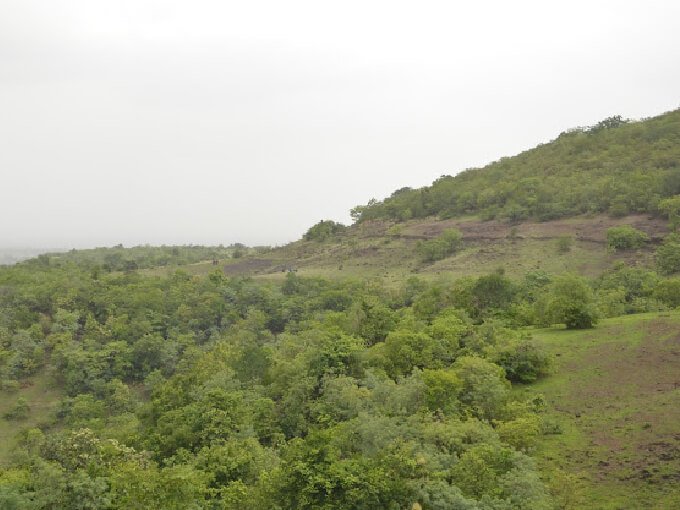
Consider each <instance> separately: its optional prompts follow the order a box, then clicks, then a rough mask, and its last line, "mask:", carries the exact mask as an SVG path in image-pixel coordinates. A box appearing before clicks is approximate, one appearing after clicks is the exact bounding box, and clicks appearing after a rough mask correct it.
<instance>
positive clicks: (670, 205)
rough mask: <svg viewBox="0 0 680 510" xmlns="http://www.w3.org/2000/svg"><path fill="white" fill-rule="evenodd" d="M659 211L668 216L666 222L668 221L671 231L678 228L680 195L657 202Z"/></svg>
mask: <svg viewBox="0 0 680 510" xmlns="http://www.w3.org/2000/svg"><path fill="white" fill-rule="evenodd" d="M659 211H661V212H663V213H664V214H665V215H666V216H668V221H670V223H671V228H672V229H673V230H675V229H676V228H678V225H680V195H675V196H674V197H673V198H667V199H665V200H662V201H661V202H659Z"/></svg>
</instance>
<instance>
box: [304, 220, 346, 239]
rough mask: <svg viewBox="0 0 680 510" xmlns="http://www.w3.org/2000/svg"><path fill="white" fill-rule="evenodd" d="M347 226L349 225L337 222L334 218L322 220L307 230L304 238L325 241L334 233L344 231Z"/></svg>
mask: <svg viewBox="0 0 680 510" xmlns="http://www.w3.org/2000/svg"><path fill="white" fill-rule="evenodd" d="M345 228H347V227H345V226H344V225H343V224H342V223H336V222H334V221H333V220H322V221H320V222H319V223H317V224H316V225H314V226H312V227H310V228H309V230H307V232H306V233H305V235H304V239H305V241H325V240H326V239H328V238H329V237H331V236H332V235H333V234H337V233H338V232H342V231H343V230H345Z"/></svg>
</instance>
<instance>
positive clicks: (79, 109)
mask: <svg viewBox="0 0 680 510" xmlns="http://www.w3.org/2000/svg"><path fill="white" fill-rule="evenodd" d="M679 17H680V4H678V3H676V2H670V1H668V2H662V1H652V2H646V3H644V4H638V3H636V2H613V1H606V2H598V3H596V4H594V3H592V2H584V1H581V2H570V3H569V4H565V5H564V6H553V5H547V4H545V3H544V2H518V3H512V4H507V3H506V2H481V3H477V4H474V5H465V6H458V5H452V4H451V3H448V2H418V3H415V2H385V1H380V2H371V3H366V2H361V3H360V2H352V1H350V2H344V3H342V4H332V5H328V4H325V3H323V4H322V3H319V2H311V1H306V2H299V1H295V2H286V3H280V2H272V1H256V2H248V3H230V2H227V3H224V2H215V1H198V2H192V3H180V2H172V1H170V2H160V1H122V2H116V3H115V4H111V3H108V2H101V1H92V0H88V1H85V0H78V1H68V2H67V1H63V0H57V1H47V0H44V1H36V0H29V1H25V0H24V1H18V0H9V1H5V2H3V3H2V4H0V62H2V66H0V172H1V173H2V175H1V177H2V181H1V182H2V186H1V187H0V190H2V191H1V192H0V217H1V218H2V221H1V222H0V248H2V249H8V248H22V249H24V248H44V249H47V250H52V249H69V248H74V247H75V248H90V247H95V246H113V245H116V244H118V243H122V244H124V245H125V246H134V245H143V244H151V245H161V244H166V245H171V244H177V245H183V244H206V245H219V244H224V245H228V244H231V243H233V242H242V243H245V244H248V245H265V244H266V245H277V244H283V243H286V242H289V241H293V240H295V239H299V238H300V237H301V235H302V234H303V233H304V231H305V230H306V229H307V228H308V227H309V226H311V225H312V224H314V223H316V222H317V221H319V220H320V219H334V220H337V221H342V222H345V223H348V222H349V221H350V219H349V210H350V209H351V208H352V207H354V206H355V205H358V204H365V203H366V202H368V200H370V199H371V198H377V199H381V198H384V197H385V196H388V195H390V194H391V193H392V192H393V191H394V190H396V189H398V188H402V187H405V186H410V187H419V186H423V185H427V184H430V183H431V182H432V181H433V180H434V179H436V178H438V177H439V176H440V175H443V174H455V173H457V172H459V171H461V170H464V169H466V168H469V167H480V166H484V165H485V164H487V163H489V162H491V161H494V160H497V159H498V158H500V157H503V156H511V155H514V154H517V153H519V152H521V151H523V150H526V149H529V148H531V147H534V146H535V145H537V144H539V143H545V142H547V141H549V140H551V139H554V138H555V137H556V136H557V135H558V134H559V133H560V132H562V131H564V130H567V129H569V128H573V127H576V126H583V125H592V124H595V123H596V122H598V121H599V120H601V119H603V118H605V117H608V116H612V115H622V116H623V117H627V118H634V119H637V118H641V117H650V116H655V115H658V114H660V113H663V112H665V111H669V110H673V109H676V108H678V107H679V106H680V93H678V91H680V68H678V66H677V65H674V64H673V62H675V61H676V60H677V50H678V48H680V33H679V32H678V31H677V30H676V29H675V24H676V22H677V19H678V18H679Z"/></svg>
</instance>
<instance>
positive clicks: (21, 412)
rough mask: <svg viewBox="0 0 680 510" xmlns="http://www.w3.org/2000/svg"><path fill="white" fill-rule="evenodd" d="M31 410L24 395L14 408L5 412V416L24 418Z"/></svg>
mask: <svg viewBox="0 0 680 510" xmlns="http://www.w3.org/2000/svg"><path fill="white" fill-rule="evenodd" d="M30 412H31V406H30V405H29V404H28V400H26V399H25V398H24V397H19V398H18V399H17V401H16V402H15V403H14V406H13V407H12V409H10V410H9V411H7V412H6V413H5V418H6V419H8V420H23V419H25V418H28V415H29V414H30Z"/></svg>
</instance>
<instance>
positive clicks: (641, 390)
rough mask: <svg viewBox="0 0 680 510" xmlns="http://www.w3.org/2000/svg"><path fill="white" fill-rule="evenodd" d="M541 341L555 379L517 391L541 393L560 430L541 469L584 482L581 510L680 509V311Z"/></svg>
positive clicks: (539, 334)
mask: <svg viewBox="0 0 680 510" xmlns="http://www.w3.org/2000/svg"><path fill="white" fill-rule="evenodd" d="M535 337H536V338H537V339H538V340H539V341H540V342H541V343H543V344H544V345H545V346H546V347H547V348H548V349H549V350H550V351H552V352H554V353H555V354H556V355H557V356H558V358H557V359H558V369H557V372H556V374H554V375H553V376H551V377H548V378H546V379H543V380H541V381H539V382H537V383H536V384H534V385H531V386H526V387H518V388H516V390H515V391H517V392H519V393H527V394H535V393H542V394H544V395H545V397H546V399H547V400H548V402H549V404H550V406H551V410H550V411H549V412H548V419H549V420H550V421H551V422H555V423H557V424H559V425H560V426H561V428H562V430H563V433H561V434H556V435H546V436H543V437H542V439H541V442H540V444H539V446H538V448H537V450H536V452H535V453H534V454H535V456H536V457H537V460H538V462H539V465H540V466H541V468H542V469H543V470H544V471H545V472H546V473H551V472H554V471H555V470H558V469H559V470H564V471H566V472H568V473H575V474H576V475H577V476H578V477H580V478H581V482H582V489H581V490H582V494H581V496H582V499H583V501H584V502H585V503H586V505H585V506H583V507H580V506H578V507H577V508H601V509H633V508H640V509H643V508H644V509H647V508H658V509H670V508H678V507H679V506H678V505H679V504H680V312H676V313H673V314H662V315H659V314H641V315H633V316H626V317H620V318H616V319H609V320H606V321H604V322H603V323H602V324H601V325H600V326H599V327H598V328H597V329H595V330H588V331H566V330H557V329H548V330H537V331H536V332H535Z"/></svg>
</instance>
